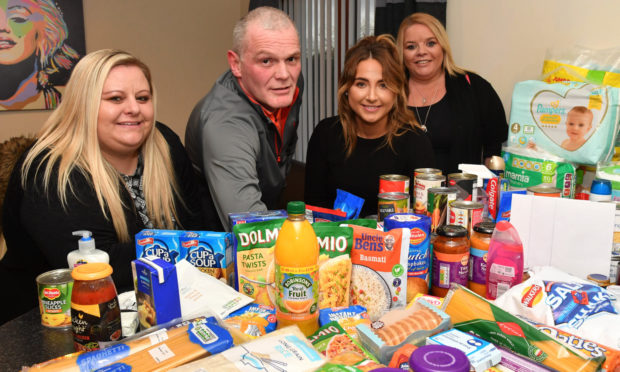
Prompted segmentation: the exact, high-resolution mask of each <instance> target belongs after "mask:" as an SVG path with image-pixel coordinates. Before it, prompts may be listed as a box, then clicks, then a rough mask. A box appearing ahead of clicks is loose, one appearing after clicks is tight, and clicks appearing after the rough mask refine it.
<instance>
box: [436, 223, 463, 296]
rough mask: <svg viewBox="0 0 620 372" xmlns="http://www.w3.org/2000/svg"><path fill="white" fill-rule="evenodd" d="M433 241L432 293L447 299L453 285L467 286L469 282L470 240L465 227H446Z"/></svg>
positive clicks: (440, 230)
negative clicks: (446, 296)
mask: <svg viewBox="0 0 620 372" xmlns="http://www.w3.org/2000/svg"><path fill="white" fill-rule="evenodd" d="M436 232H437V237H436V238H435V240H434V241H433V266H432V275H433V278H432V281H431V293H432V295H433V296H437V297H445V295H446V294H447V293H448V290H449V289H450V284H451V283H458V284H461V285H463V286H467V282H468V281H469V239H468V238H467V229H466V228H465V227H463V226H457V225H444V226H439V227H438V228H437V230H436Z"/></svg>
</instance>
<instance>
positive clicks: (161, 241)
mask: <svg viewBox="0 0 620 372" xmlns="http://www.w3.org/2000/svg"><path fill="white" fill-rule="evenodd" d="M184 233H185V231H179V230H157V229H145V230H142V231H140V232H139V233H137V234H136V258H142V257H147V256H156V257H159V258H161V259H162V260H164V261H166V262H169V263H172V264H176V263H177V262H179V260H182V259H183V258H184V257H185V256H186V253H187V249H184V248H183V247H182V246H181V242H180V241H179V238H180V237H181V235H183V234H184Z"/></svg>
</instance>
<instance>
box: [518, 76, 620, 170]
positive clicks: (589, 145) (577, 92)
mask: <svg viewBox="0 0 620 372" xmlns="http://www.w3.org/2000/svg"><path fill="white" fill-rule="evenodd" d="M619 97H620V95H619V89H618V88H614V87H609V86H594V85H591V84H586V83H580V82H563V83H557V84H548V83H545V82H543V81H535V80H529V81H523V82H520V83H517V84H516V85H515V88H514V91H513V95H512V108H511V112H510V131H509V134H508V146H511V147H520V148H536V149H540V150H544V151H547V152H549V153H551V154H553V155H556V156H559V157H561V158H562V159H564V160H566V161H568V162H573V163H578V164H596V163H597V162H599V161H605V160H609V159H611V156H612V155H613V152H614V143H615V138H616V134H617V132H618V107H619V106H618V105H619Z"/></svg>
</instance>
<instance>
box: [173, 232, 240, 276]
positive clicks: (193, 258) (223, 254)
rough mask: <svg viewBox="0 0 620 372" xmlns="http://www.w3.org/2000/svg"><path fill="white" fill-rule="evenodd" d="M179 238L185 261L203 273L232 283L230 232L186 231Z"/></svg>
mask: <svg viewBox="0 0 620 372" xmlns="http://www.w3.org/2000/svg"><path fill="white" fill-rule="evenodd" d="M179 240H180V243H181V248H182V249H183V250H184V251H185V252H186V253H185V257H184V259H185V260H186V261H188V262H189V263H191V264H192V265H193V266H195V267H196V268H198V269H199V270H200V271H202V272H203V273H207V274H209V275H211V276H214V277H215V278H217V279H220V280H223V281H225V282H226V283H228V285H231V286H232V285H233V279H234V273H235V266H234V259H233V256H234V249H233V248H234V247H233V245H232V244H233V243H232V234H231V233H227V232H213V231H187V232H185V233H184V234H183V235H181V237H180V238H179Z"/></svg>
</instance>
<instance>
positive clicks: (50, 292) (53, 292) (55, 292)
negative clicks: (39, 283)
mask: <svg viewBox="0 0 620 372" xmlns="http://www.w3.org/2000/svg"><path fill="white" fill-rule="evenodd" d="M43 296H44V297H45V298H48V299H50V300H53V299H55V298H58V297H60V290H59V289H58V288H45V289H43Z"/></svg>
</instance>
